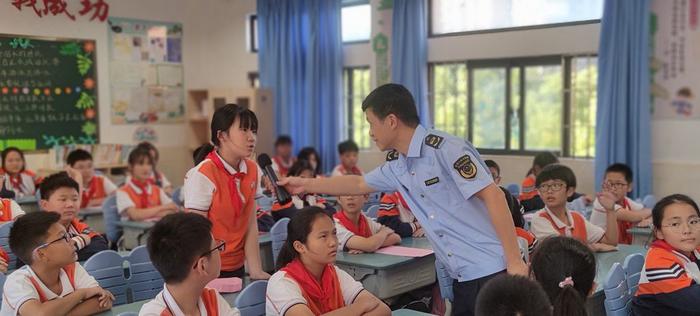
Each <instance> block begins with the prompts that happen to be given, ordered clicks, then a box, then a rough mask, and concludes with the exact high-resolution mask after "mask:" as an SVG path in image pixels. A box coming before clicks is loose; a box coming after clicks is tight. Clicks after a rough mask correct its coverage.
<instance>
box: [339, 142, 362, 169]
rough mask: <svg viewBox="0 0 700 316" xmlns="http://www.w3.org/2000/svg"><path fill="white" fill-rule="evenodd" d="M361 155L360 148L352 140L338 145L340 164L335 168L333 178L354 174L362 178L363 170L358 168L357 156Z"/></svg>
mask: <svg viewBox="0 0 700 316" xmlns="http://www.w3.org/2000/svg"><path fill="white" fill-rule="evenodd" d="M359 153H360V148H359V147H357V144H355V142H353V141H352V140H346V141H344V142H342V143H340V144H338V155H340V164H339V165H337V166H335V168H333V172H332V173H331V177H335V176H345V175H349V174H354V175H358V176H361V175H362V174H363V173H362V170H360V168H359V167H358V166H357V155H358V154H359Z"/></svg>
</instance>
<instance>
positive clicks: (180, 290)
mask: <svg viewBox="0 0 700 316" xmlns="http://www.w3.org/2000/svg"><path fill="white" fill-rule="evenodd" d="M211 227H212V225H211V222H210V221H209V220H208V219H207V218H206V217H204V216H200V215H197V214H194V213H177V214H171V215H168V216H165V217H163V219H161V220H160V221H159V222H157V223H156V224H155V226H153V229H152V230H151V235H150V236H149V237H148V254H149V255H150V257H151V261H152V262H153V265H154V266H155V267H156V269H157V270H158V272H160V275H162V276H163V279H164V280H165V286H164V287H163V291H161V292H160V293H158V295H156V297H155V298H154V299H153V300H151V301H150V302H148V303H146V304H145V305H143V307H142V308H141V312H139V315H153V316H159V315H172V316H175V315H224V316H226V315H240V313H239V312H238V309H236V308H231V306H230V305H229V304H228V303H227V302H226V300H225V299H224V298H223V297H222V296H221V294H219V292H217V291H216V290H214V289H210V288H206V285H207V284H208V283H209V282H211V281H212V280H214V279H216V278H217V277H218V276H219V272H220V271H221V257H220V254H221V252H223V251H224V249H225V247H226V243H225V242H223V241H221V240H216V239H214V237H213V236H212V232H211Z"/></svg>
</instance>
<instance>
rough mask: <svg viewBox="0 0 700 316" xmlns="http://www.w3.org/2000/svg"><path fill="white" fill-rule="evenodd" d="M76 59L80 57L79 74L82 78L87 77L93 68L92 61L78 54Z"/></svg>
mask: <svg viewBox="0 0 700 316" xmlns="http://www.w3.org/2000/svg"><path fill="white" fill-rule="evenodd" d="M76 57H78V72H79V73H80V75H81V76H85V74H87V73H88V71H89V70H90V67H92V59H90V58H87V57H86V56H85V55H83V54H77V55H76Z"/></svg>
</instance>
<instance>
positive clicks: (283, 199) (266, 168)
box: [258, 154, 292, 205]
mask: <svg viewBox="0 0 700 316" xmlns="http://www.w3.org/2000/svg"><path fill="white" fill-rule="evenodd" d="M258 165H260V168H262V169H263V172H265V175H266V176H267V178H268V179H270V182H272V185H273V186H275V195H277V201H278V202H279V203H280V204H281V205H285V204H287V203H289V202H291V201H292V196H291V195H290V194H289V192H287V189H285V188H284V187H281V186H279V185H277V181H278V179H277V174H276V173H275V170H274V169H272V160H270V156H268V155H267V154H260V156H258Z"/></svg>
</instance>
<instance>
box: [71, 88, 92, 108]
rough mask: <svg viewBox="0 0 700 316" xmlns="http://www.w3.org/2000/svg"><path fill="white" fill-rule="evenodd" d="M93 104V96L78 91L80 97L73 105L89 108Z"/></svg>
mask: <svg viewBox="0 0 700 316" xmlns="http://www.w3.org/2000/svg"><path fill="white" fill-rule="evenodd" d="M94 106H95V98H94V97H93V96H91V95H89V94H87V93H85V92H81V93H80V98H79V99H78V102H77V103H75V107H76V108H78V109H81V110H85V109H89V108H92V107H94Z"/></svg>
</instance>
